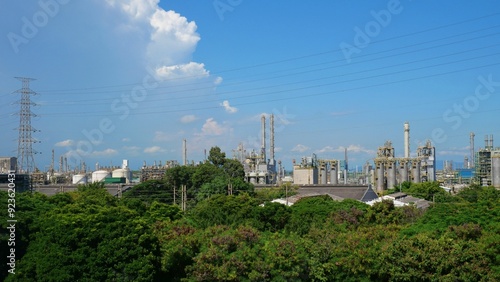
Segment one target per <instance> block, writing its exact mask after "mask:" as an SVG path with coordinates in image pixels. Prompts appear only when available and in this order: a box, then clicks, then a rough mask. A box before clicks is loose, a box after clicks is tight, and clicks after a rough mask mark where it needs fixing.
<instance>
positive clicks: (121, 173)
mask: <svg viewBox="0 0 500 282" xmlns="http://www.w3.org/2000/svg"><path fill="white" fill-rule="evenodd" d="M112 177H113V178H121V177H124V178H125V182H126V183H130V180H131V179H132V172H131V171H130V169H129V168H128V167H126V168H119V169H115V170H113V173H112Z"/></svg>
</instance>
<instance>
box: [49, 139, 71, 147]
mask: <svg viewBox="0 0 500 282" xmlns="http://www.w3.org/2000/svg"><path fill="white" fill-rule="evenodd" d="M74 144H75V141H73V140H71V139H67V140H64V141H61V142H57V143H56V144H55V145H54V146H56V147H70V146H73V145H74Z"/></svg>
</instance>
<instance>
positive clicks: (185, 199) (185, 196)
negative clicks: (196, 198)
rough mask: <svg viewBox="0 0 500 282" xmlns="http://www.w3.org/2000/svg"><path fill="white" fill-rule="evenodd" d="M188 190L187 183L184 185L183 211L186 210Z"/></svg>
mask: <svg viewBox="0 0 500 282" xmlns="http://www.w3.org/2000/svg"><path fill="white" fill-rule="evenodd" d="M186 202H187V192H186V185H182V211H186V206H187V205H186Z"/></svg>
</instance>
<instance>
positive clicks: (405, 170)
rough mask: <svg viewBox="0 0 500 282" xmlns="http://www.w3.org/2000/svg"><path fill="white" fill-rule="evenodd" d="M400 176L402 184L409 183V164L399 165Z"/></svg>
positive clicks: (402, 163)
mask: <svg viewBox="0 0 500 282" xmlns="http://www.w3.org/2000/svg"><path fill="white" fill-rule="evenodd" d="M399 175H400V176H401V179H400V180H399V182H400V183H402V182H405V181H408V162H405V161H402V162H401V163H399Z"/></svg>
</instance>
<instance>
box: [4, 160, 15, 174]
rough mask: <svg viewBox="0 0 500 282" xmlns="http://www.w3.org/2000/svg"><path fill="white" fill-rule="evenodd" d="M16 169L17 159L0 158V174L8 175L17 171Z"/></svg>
mask: <svg viewBox="0 0 500 282" xmlns="http://www.w3.org/2000/svg"><path fill="white" fill-rule="evenodd" d="M16 167H17V158H16V157H0V174H7V173H8V171H9V170H10V171H15V170H16Z"/></svg>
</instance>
